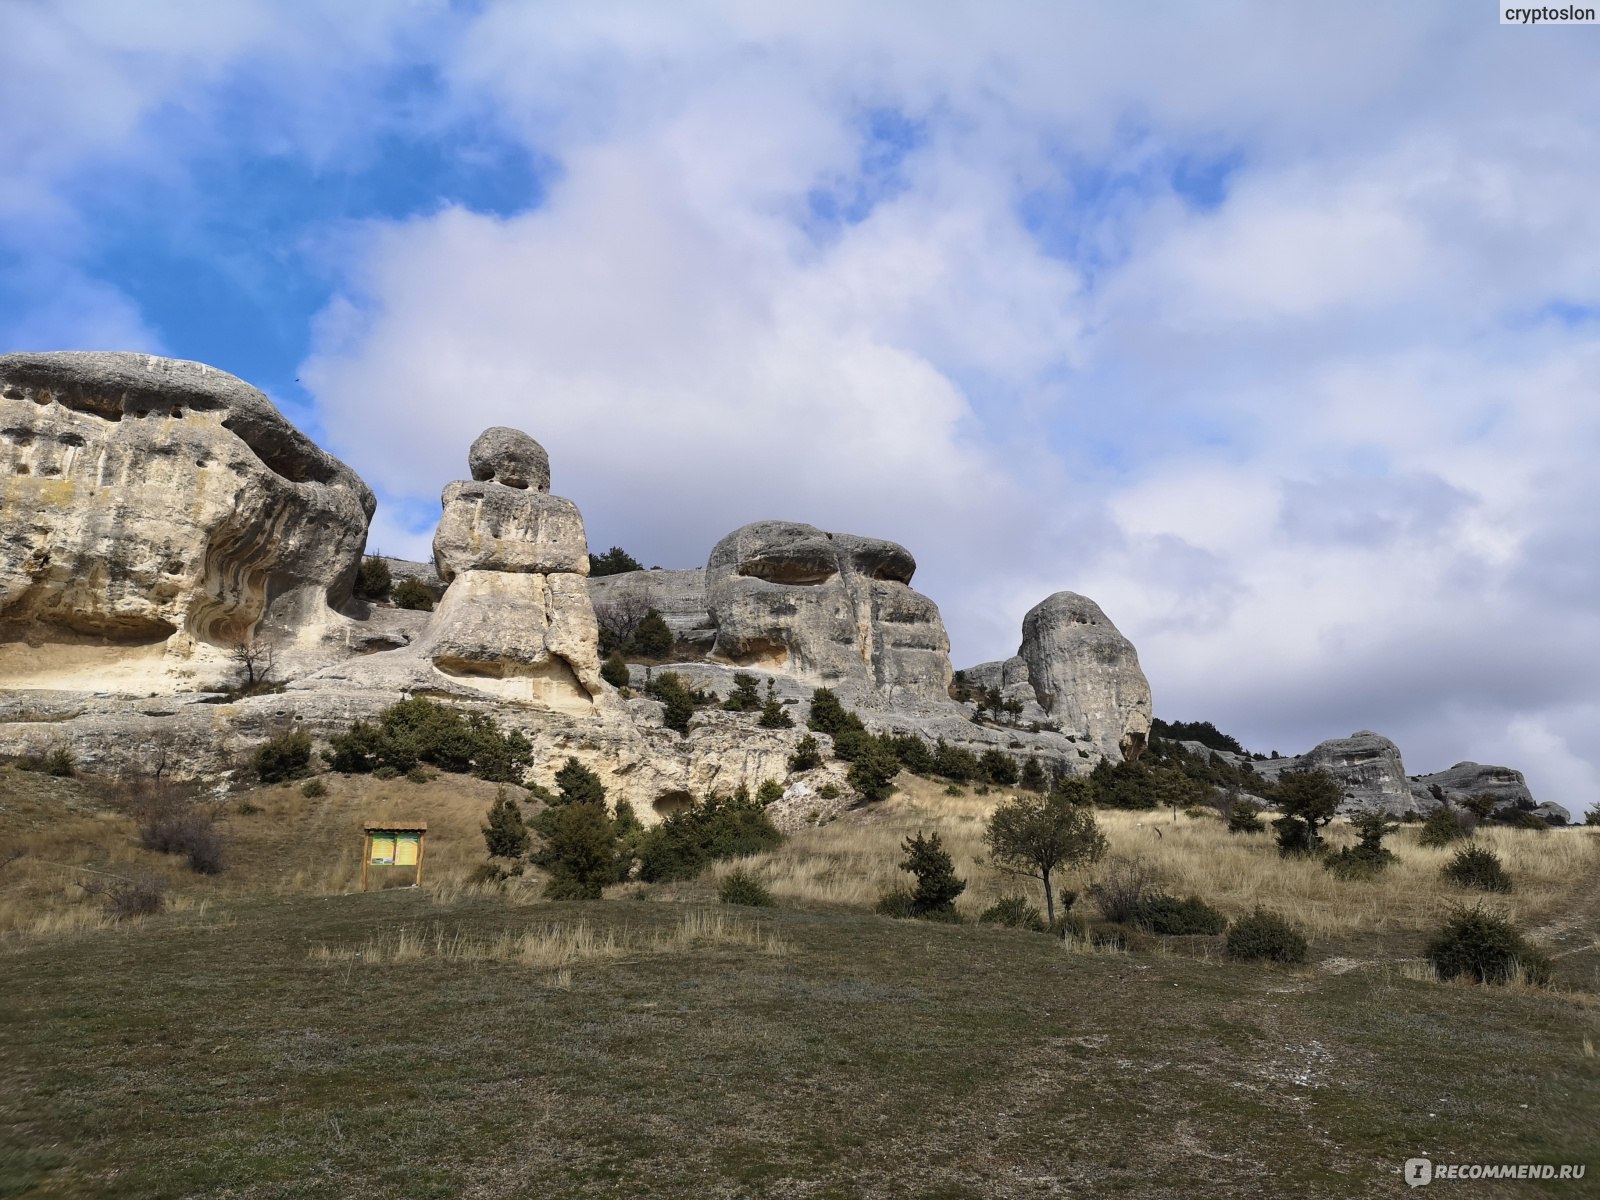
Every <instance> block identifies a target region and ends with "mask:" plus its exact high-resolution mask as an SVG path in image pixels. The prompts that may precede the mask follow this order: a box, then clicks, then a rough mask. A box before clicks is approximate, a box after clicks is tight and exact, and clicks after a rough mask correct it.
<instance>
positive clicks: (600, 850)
mask: <svg viewBox="0 0 1600 1200" xmlns="http://www.w3.org/2000/svg"><path fill="white" fill-rule="evenodd" d="M533 828H534V830H535V831H536V832H537V833H538V834H539V836H540V837H541V838H542V839H543V842H544V844H543V845H542V846H541V847H540V848H539V850H538V852H537V853H536V854H535V855H534V856H533V861H534V862H535V863H536V864H538V865H539V866H541V867H543V868H544V869H545V870H546V871H548V872H550V878H549V880H548V881H547V882H546V883H545V888H544V894H545V896H546V897H547V898H548V899H551V900H598V899H599V898H600V894H601V892H602V890H603V889H604V888H605V886H606V884H608V883H614V882H616V879H617V875H618V867H617V838H618V835H617V827H616V824H615V823H614V822H613V821H612V820H611V818H610V816H608V815H607V814H606V809H605V804H604V802H603V801H594V800H583V801H577V802H574V803H568V804H557V805H554V806H553V807H550V808H547V809H545V810H544V811H543V812H542V813H540V814H539V815H538V816H537V817H535V818H534V821H533Z"/></svg>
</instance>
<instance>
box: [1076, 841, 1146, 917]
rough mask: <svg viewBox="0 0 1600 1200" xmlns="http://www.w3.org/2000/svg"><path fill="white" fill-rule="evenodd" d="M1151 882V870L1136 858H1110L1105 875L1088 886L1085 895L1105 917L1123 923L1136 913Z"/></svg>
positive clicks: (1137, 913)
mask: <svg viewBox="0 0 1600 1200" xmlns="http://www.w3.org/2000/svg"><path fill="white" fill-rule="evenodd" d="M1155 882H1156V878H1155V872H1153V871H1152V870H1151V869H1150V868H1149V867H1148V866H1146V865H1145V864H1144V863H1143V862H1142V861H1140V860H1139V859H1137V858H1120V857H1119V858H1113V859H1112V860H1111V861H1110V862H1109V863H1107V864H1106V872H1105V874H1104V875H1102V876H1101V877H1100V878H1099V879H1098V880H1096V881H1095V882H1094V883H1092V884H1090V885H1089V894H1090V895H1091V896H1093V897H1094V902H1095V903H1096V904H1097V905H1099V907H1100V912H1101V915H1102V916H1104V917H1105V918H1106V920H1108V921H1115V922H1116V923H1117V924H1119V925H1126V924H1130V923H1131V922H1132V921H1133V920H1134V919H1135V918H1136V917H1137V916H1138V915H1139V906H1140V904H1141V903H1143V901H1144V898H1145V896H1146V895H1147V894H1149V893H1151V892H1153V891H1154V890H1155Z"/></svg>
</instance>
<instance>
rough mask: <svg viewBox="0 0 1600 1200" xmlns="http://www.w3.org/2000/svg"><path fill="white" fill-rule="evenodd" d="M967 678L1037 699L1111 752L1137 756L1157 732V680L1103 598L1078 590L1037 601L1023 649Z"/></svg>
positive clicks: (1051, 715)
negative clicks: (1153, 727) (1153, 689)
mask: <svg viewBox="0 0 1600 1200" xmlns="http://www.w3.org/2000/svg"><path fill="white" fill-rule="evenodd" d="M962 678H963V679H964V680H966V681H967V682H969V683H971V684H975V685H977V686H980V687H997V688H998V689H999V690H1000V692H1001V695H1002V697H1004V698H1010V699H1021V700H1023V701H1024V703H1025V704H1026V702H1027V701H1029V700H1031V701H1032V703H1033V704H1035V705H1037V707H1038V710H1039V711H1040V712H1042V713H1043V714H1045V715H1046V718H1047V719H1048V720H1050V721H1052V722H1054V723H1055V724H1057V725H1059V726H1060V727H1061V729H1062V731H1063V732H1065V733H1070V734H1073V735H1075V736H1077V737H1079V738H1081V739H1083V740H1086V741H1087V742H1089V743H1090V744H1091V745H1092V746H1094V747H1095V749H1096V750H1097V751H1098V752H1099V753H1100V754H1101V755H1104V756H1105V757H1108V758H1112V759H1117V758H1124V759H1129V760H1132V759H1135V758H1137V757H1138V756H1139V754H1140V753H1141V752H1142V751H1143V750H1144V747H1145V743H1146V741H1147V740H1148V739H1149V736H1150V719H1151V716H1152V708H1151V700H1150V683H1149V681H1148V680H1147V679H1146V678H1145V675H1144V671H1143V670H1142V669H1141V668H1140V666H1139V655H1138V652H1137V651H1135V650H1134V648H1133V643H1132V642H1130V641H1128V639H1127V638H1125V637H1123V636H1122V634H1121V632H1120V631H1119V630H1118V629H1117V627H1116V626H1115V625H1113V624H1112V623H1111V619H1110V618H1109V617H1107V616H1106V614H1105V613H1104V612H1103V611H1102V610H1101V608H1100V606H1099V605H1098V604H1096V603H1095V602H1094V601H1093V600H1090V599H1089V598H1088V597H1087V596H1080V595H1078V594H1077V593H1076V592H1057V593H1055V594H1054V595H1053V596H1049V597H1046V598H1045V599H1044V600H1041V601H1040V602H1039V603H1038V604H1036V605H1034V606H1033V607H1032V608H1031V609H1029V610H1028V612H1027V614H1026V615H1025V616H1024V617H1023V618H1022V645H1021V646H1020V647H1019V648H1018V650H1017V653H1016V655H1015V656H1013V657H1012V658H1009V659H1005V660H1004V661H1002V662H995V663H981V664H979V665H978V666H976V667H969V668H967V669H966V670H964V671H963V672H962ZM1023 715H1024V717H1026V716H1028V715H1029V714H1028V712H1027V710H1026V708H1025V710H1024V714H1023Z"/></svg>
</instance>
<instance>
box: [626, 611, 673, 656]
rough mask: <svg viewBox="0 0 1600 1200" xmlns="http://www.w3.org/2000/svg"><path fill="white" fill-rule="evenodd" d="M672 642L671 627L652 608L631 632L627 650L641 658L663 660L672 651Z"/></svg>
mask: <svg viewBox="0 0 1600 1200" xmlns="http://www.w3.org/2000/svg"><path fill="white" fill-rule="evenodd" d="M673 640H674V639H673V636H672V626H670V625H668V624H667V623H666V621H665V620H664V619H663V618H662V616H661V614H660V613H658V612H657V611H656V610H655V609H653V608H652V609H651V610H650V611H649V612H648V613H646V614H645V616H644V620H642V621H640V622H639V628H637V629H635V630H634V631H633V638H632V640H631V641H629V643H628V649H629V650H631V651H632V652H633V653H634V654H637V655H639V656H640V657H642V658H665V657H666V656H667V655H668V654H669V653H671V651H672V643H673Z"/></svg>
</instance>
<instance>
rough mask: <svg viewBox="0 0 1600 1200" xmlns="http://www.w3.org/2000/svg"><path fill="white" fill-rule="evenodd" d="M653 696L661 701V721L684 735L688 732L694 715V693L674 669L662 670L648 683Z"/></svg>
mask: <svg viewBox="0 0 1600 1200" xmlns="http://www.w3.org/2000/svg"><path fill="white" fill-rule="evenodd" d="M650 690H651V692H652V693H653V694H654V695H655V698H656V699H657V700H659V701H661V704H662V710H663V711H662V714H661V722H662V724H664V725H665V726H666V727H667V728H668V729H675V730H677V731H678V732H679V733H681V734H683V735H684V736H685V737H687V736H688V734H689V721H690V719H691V718H692V717H693V716H694V693H692V692H691V691H690V690H689V688H688V685H687V684H685V683H684V682H683V680H682V678H680V677H679V675H678V674H677V672H675V671H663V672H662V673H661V674H660V675H658V676H657V677H656V679H655V681H654V682H653V683H652V684H651V685H650Z"/></svg>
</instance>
